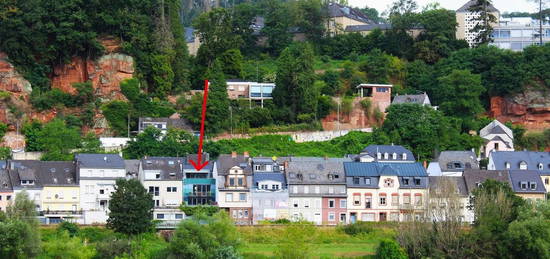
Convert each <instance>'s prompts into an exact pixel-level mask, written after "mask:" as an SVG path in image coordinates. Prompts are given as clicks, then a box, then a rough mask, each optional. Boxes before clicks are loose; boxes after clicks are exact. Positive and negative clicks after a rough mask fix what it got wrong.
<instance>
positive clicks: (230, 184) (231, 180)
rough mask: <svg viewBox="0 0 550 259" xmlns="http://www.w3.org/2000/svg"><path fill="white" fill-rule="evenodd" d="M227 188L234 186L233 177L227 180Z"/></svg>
mask: <svg viewBox="0 0 550 259" xmlns="http://www.w3.org/2000/svg"><path fill="white" fill-rule="evenodd" d="M229 186H235V178H233V177H230V178H229Z"/></svg>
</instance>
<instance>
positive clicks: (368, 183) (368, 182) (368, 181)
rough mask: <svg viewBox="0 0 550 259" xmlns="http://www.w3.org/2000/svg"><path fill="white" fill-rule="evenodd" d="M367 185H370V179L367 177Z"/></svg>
mask: <svg viewBox="0 0 550 259" xmlns="http://www.w3.org/2000/svg"><path fill="white" fill-rule="evenodd" d="M365 184H366V185H370V177H366V178H365Z"/></svg>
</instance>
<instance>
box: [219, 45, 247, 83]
mask: <svg viewBox="0 0 550 259" xmlns="http://www.w3.org/2000/svg"><path fill="white" fill-rule="evenodd" d="M219 60H220V62H221V64H222V67H223V73H224V74H225V76H226V77H228V78H231V79H233V78H241V76H242V70H243V68H242V63H243V55H242V54H241V51H240V50H238V49H230V50H227V51H226V52H224V53H223V54H222V55H221V56H220V57H219Z"/></svg>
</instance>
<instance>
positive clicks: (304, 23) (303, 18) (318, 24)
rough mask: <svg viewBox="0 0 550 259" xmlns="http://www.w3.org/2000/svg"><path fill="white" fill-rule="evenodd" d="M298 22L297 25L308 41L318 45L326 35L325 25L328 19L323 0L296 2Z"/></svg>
mask: <svg viewBox="0 0 550 259" xmlns="http://www.w3.org/2000/svg"><path fill="white" fill-rule="evenodd" d="M295 4H296V5H297V6H296V8H295V9H296V10H297V12H298V13H297V14H296V17H298V20H297V21H296V24H297V25H298V27H299V28H300V29H301V31H303V32H304V33H305V34H306V36H307V38H308V40H309V41H311V42H313V43H316V42H319V41H320V40H321V38H322V37H323V36H324V35H325V25H326V21H327V19H328V13H327V9H326V6H325V5H324V4H323V2H322V1H321V0H301V1H297V2H295Z"/></svg>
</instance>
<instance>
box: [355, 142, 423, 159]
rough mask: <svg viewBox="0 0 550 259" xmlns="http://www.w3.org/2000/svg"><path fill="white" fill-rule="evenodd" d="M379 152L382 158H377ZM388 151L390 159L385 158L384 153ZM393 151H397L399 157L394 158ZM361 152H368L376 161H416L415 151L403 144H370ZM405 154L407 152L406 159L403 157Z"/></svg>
mask: <svg viewBox="0 0 550 259" xmlns="http://www.w3.org/2000/svg"><path fill="white" fill-rule="evenodd" d="M377 153H381V155H382V156H381V157H382V158H381V159H378V158H377ZM385 153H388V159H384V154H385ZM393 153H396V155H397V159H395V160H394V159H393ZM361 154H368V155H369V156H371V157H373V158H374V160H375V161H378V162H386V161H409V162H414V161H416V160H415V159H414V155H413V153H412V152H411V151H410V150H408V149H406V148H405V147H403V146H399V145H369V146H367V147H366V148H365V149H363V151H361ZM403 154H406V156H407V157H406V159H403Z"/></svg>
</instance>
